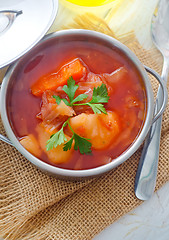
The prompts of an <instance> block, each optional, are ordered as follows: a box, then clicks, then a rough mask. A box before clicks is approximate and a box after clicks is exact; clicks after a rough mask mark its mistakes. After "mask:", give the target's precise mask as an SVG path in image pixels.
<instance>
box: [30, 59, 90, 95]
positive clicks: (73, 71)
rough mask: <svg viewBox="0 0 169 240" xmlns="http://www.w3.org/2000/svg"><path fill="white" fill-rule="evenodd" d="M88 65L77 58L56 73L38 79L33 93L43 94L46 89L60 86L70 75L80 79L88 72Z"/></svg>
mask: <svg viewBox="0 0 169 240" xmlns="http://www.w3.org/2000/svg"><path fill="white" fill-rule="evenodd" d="M86 71H87V69H86V67H84V66H83V64H82V62H81V61H80V60H79V59H78V58H76V59H74V60H73V61H71V62H69V63H68V64H66V65H64V66H63V67H61V68H60V70H59V71H58V72H56V73H50V74H47V75H44V76H42V77H40V78H39V79H38V81H36V82H35V83H34V84H33V85H32V87H31V90H32V93H33V95H35V96H41V95H42V93H43V92H44V91H46V90H54V89H56V88H57V87H59V86H63V85H65V84H66V83H67V80H68V78H69V77H71V76H72V77H73V79H74V80H78V79H80V78H82V77H83V75H85V74H86Z"/></svg>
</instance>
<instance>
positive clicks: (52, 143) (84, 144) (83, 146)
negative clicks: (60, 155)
mask: <svg viewBox="0 0 169 240" xmlns="http://www.w3.org/2000/svg"><path fill="white" fill-rule="evenodd" d="M69 119H70V118H68V120H67V121H65V122H64V123H63V125H62V127H61V129H60V130H59V131H58V132H57V133H55V134H53V135H52V136H51V137H50V139H49V140H48V141H47V145H46V149H47V151H49V150H51V149H53V148H56V147H57V146H58V145H61V144H63V143H64V142H65V141H67V138H66V136H65V134H64V131H63V129H64V127H66V126H67V125H69V128H70V130H71V131H72V133H73V136H72V137H71V139H70V140H69V141H68V142H67V143H65V144H64V147H63V150H64V151H68V150H70V149H71V148H72V144H73V140H74V142H75V143H74V149H75V150H78V149H79V151H80V153H81V154H84V153H85V154H90V153H91V146H92V144H91V142H89V140H90V139H88V138H84V137H81V136H79V135H78V134H77V133H75V132H74V130H73V129H72V127H71V126H70V123H69Z"/></svg>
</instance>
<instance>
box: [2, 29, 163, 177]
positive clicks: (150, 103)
mask: <svg viewBox="0 0 169 240" xmlns="http://www.w3.org/2000/svg"><path fill="white" fill-rule="evenodd" d="M86 38H87V39H88V41H89V39H91V40H92V41H97V43H98V42H99V43H100V44H104V45H107V46H109V47H110V48H117V49H118V50H119V51H121V52H122V53H123V54H125V55H126V56H127V57H128V59H129V60H130V61H132V62H133V64H134V65H135V67H136V68H137V70H138V71H139V73H140V75H141V76H142V79H143V82H144V85H145V89H146V94H147V114H146V120H145V123H144V126H143V128H142V131H141V132H140V134H139V136H138V137H137V139H136V140H135V141H134V142H133V144H132V145H131V146H130V147H129V148H128V149H127V150H126V151H125V152H124V153H122V154H121V155H120V156H119V157H117V158H116V159H113V161H112V162H110V163H108V164H106V165H103V166H100V167H97V168H93V169H89V170H67V169H61V168H58V167H55V166H51V165H49V164H47V163H45V162H43V161H42V160H40V159H38V158H36V157H35V156H33V155H32V154H31V153H29V152H28V151H27V150H26V149H25V148H24V147H23V146H22V145H21V144H20V142H19V141H18V139H17V138H16V136H15V134H14V132H13V130H12V128H11V126H10V123H9V120H8V116H7V108H8V106H7V101H6V100H7V91H8V85H9V83H10V81H11V80H12V78H13V73H14V70H15V69H16V67H17V68H18V67H19V66H20V64H21V60H23V59H24V58H25V57H26V56H27V55H26V56H24V57H22V59H20V60H19V61H17V62H16V63H15V64H14V65H12V66H11V67H10V68H9V69H8V71H7V73H6V75H5V77H4V79H3V83H2V86H1V94H0V109H1V117H2V121H3V124H4V127H5V130H6V133H7V135H8V137H9V139H7V138H6V137H4V136H2V135H0V139H1V140H2V141H5V142H7V143H9V144H11V145H13V146H14V147H15V148H16V149H18V151H19V152H20V153H21V154H23V155H24V156H25V157H26V158H27V159H28V160H29V161H30V162H31V163H33V164H34V165H35V166H37V167H38V168H40V169H41V170H43V171H45V172H47V173H49V174H52V175H55V176H58V177H62V178H69V179H70V178H73V179H77V178H86V177H94V176H97V175H100V174H103V173H105V172H108V171H110V170H111V169H113V168H115V167H117V166H118V165H120V164H121V163H123V162H124V161H126V160H127V159H128V158H129V157H130V156H131V155H132V154H133V153H134V152H135V151H136V150H137V149H138V148H139V146H140V145H141V143H142V142H143V141H144V139H145V137H146V135H147V133H148V130H149V129H150V127H151V125H152V123H153V122H154V121H155V120H156V119H157V118H158V117H159V116H160V115H161V114H162V113H163V111H164V109H165V106H166V103H167V89H166V84H165V83H164V82H163V81H162V80H161V78H160V76H159V75H158V74H157V73H156V72H154V71H153V70H152V69H150V68H148V67H144V66H143V65H142V63H141V62H140V61H139V60H138V58H137V57H136V56H135V55H134V53H133V52H132V51H131V50H129V49H128V48H127V47H126V46H125V45H123V44H122V43H120V42H119V41H117V40H116V39H114V38H112V37H109V36H107V35H105V34H102V33H98V32H95V31H90V30H73V29H72V30H63V31H59V32H56V33H53V34H50V35H47V36H46V37H45V38H44V39H43V40H42V41H41V42H40V43H39V44H38V45H37V46H36V47H34V48H33V49H32V50H34V49H35V48H37V47H39V46H40V47H41V48H43V46H44V45H45V46H46V45H50V42H51V41H52V40H53V39H58V40H59V39H60V40H62V39H64V41H70V39H71V40H73V41H77V40H83V41H84V40H85V39H86ZM32 50H31V51H32ZM28 54H29V53H28ZM145 68H146V70H147V71H148V72H150V73H151V74H152V75H153V76H155V78H156V79H157V80H158V81H159V84H160V85H161V88H162V91H163V104H162V106H161V108H160V110H159V112H158V113H157V114H156V115H155V116H154V114H153V113H154V106H155V105H154V97H153V90H152V87H151V83H150V80H149V78H148V75H147V73H146V71H145Z"/></svg>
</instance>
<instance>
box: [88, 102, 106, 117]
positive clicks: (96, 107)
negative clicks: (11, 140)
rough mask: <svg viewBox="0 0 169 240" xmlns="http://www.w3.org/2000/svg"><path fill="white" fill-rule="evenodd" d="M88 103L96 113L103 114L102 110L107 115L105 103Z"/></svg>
mask: <svg viewBox="0 0 169 240" xmlns="http://www.w3.org/2000/svg"><path fill="white" fill-rule="evenodd" d="M86 105H88V106H90V107H91V108H92V110H93V112H94V113H95V114H97V113H98V114H101V113H102V112H103V113H104V114H106V115H107V112H106V109H105V108H104V106H103V104H100V103H98V104H94V103H91V102H89V103H87V104H86Z"/></svg>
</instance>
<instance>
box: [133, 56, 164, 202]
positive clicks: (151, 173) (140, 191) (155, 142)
mask: <svg viewBox="0 0 169 240" xmlns="http://www.w3.org/2000/svg"><path fill="white" fill-rule="evenodd" d="M168 72H169V62H168V61H167V59H165V58H164V65H163V70H162V76H161V77H162V79H163V80H165V81H167V76H168ZM161 104H162V91H161V87H159V89H158V93H157V99H156V108H155V113H156V112H157V111H158V109H159V108H160V106H161ZM161 125H162V116H161V117H159V118H158V119H157V121H156V122H154V123H153V125H152V127H151V129H150V131H149V133H148V135H147V137H146V140H145V143H144V147H143V151H142V155H141V158H140V161H139V165H138V169H137V173H136V179H135V194H136V197H137V198H139V199H141V200H148V199H149V198H150V197H151V196H152V194H153V192H154V189H155V185H156V177H157V168H158V159H159V150H160V136H161Z"/></svg>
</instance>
